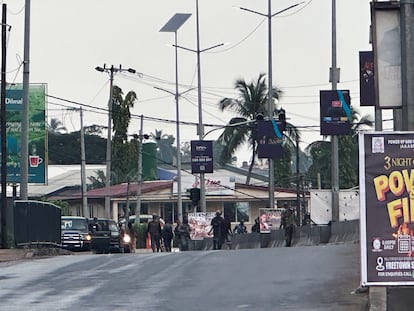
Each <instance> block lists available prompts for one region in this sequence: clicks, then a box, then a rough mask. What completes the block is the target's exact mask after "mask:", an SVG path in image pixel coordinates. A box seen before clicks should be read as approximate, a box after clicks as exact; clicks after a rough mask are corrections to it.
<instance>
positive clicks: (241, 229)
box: [233, 220, 247, 234]
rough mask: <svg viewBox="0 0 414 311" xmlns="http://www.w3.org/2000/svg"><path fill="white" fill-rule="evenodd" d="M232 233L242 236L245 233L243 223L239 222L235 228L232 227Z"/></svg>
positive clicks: (245, 229)
mask: <svg viewBox="0 0 414 311" xmlns="http://www.w3.org/2000/svg"><path fill="white" fill-rule="evenodd" d="M233 231H234V233H235V234H244V233H247V228H246V226H245V225H244V221H243V220H240V223H238V224H237V225H236V227H234V230H233Z"/></svg>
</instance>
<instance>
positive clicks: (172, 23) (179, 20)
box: [160, 13, 191, 222]
mask: <svg viewBox="0 0 414 311" xmlns="http://www.w3.org/2000/svg"><path fill="white" fill-rule="evenodd" d="M190 16H191V14H188V13H176V14H175V15H174V16H173V17H171V19H170V20H169V21H168V22H167V23H166V24H165V25H164V26H163V27H162V28H161V29H160V32H174V37H175V94H174V95H175V111H176V128H177V191H178V197H177V212H178V218H179V219H180V221H181V222H182V221H183V199H182V193H181V152H180V108H179V96H180V94H179V93H178V48H177V30H178V29H179V28H180V27H181V26H182V25H183V24H184V23H185V22H186V21H187V19H189V18H190Z"/></svg>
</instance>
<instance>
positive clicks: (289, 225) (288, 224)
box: [280, 203, 296, 247]
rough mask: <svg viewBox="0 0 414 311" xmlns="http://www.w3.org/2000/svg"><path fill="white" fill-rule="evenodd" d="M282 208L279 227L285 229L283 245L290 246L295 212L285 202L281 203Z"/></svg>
mask: <svg viewBox="0 0 414 311" xmlns="http://www.w3.org/2000/svg"><path fill="white" fill-rule="evenodd" d="M283 208H284V209H283V211H282V214H281V222H280V228H283V229H285V241H286V244H285V246H286V247H290V246H291V245H292V237H293V230H294V228H295V222H296V219H295V213H294V212H293V210H292V208H291V207H289V206H288V205H287V204H286V203H284V204H283Z"/></svg>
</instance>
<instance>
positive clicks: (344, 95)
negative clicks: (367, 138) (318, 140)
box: [319, 90, 352, 135]
mask: <svg viewBox="0 0 414 311" xmlns="http://www.w3.org/2000/svg"><path fill="white" fill-rule="evenodd" d="M319 92H320V120H321V131H320V132H321V135H349V134H351V121H352V115H351V98H350V96H349V90H334V91H333V90H329V91H319Z"/></svg>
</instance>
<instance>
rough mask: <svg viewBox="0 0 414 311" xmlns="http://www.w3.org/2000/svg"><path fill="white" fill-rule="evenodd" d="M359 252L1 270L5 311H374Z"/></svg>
mask: <svg viewBox="0 0 414 311" xmlns="http://www.w3.org/2000/svg"><path fill="white" fill-rule="evenodd" d="M359 266H360V265H359V247H358V245H353V244H352V245H326V246H315V247H313V246H310V247H295V248H267V249H246V250H221V251H201V252H200V251H195V252H178V253H155V254H153V253H136V254H107V255H93V254H85V255H82V256H55V257H50V258H44V259H37V260H20V261H16V262H15V263H13V264H10V263H7V262H3V263H0V282H1V284H2V286H1V288H0V310H7V311H15V310H34V311H36V310H42V311H43V310H51V311H53V310H128V311H130V310H146V311H147V310H165V311H169V310H171V311H173V310H174V311H176V310H189V311H192V310H197V311H199V310H223V311H227V310H229V311H230V310H232V311H234V310H251V309H254V310H259V311H260V310H263V311H264V310H266V311H268V310H297V311H305V310H306V311H327V310H335V311H345V310H346V311H356V310H358V311H360V310H367V305H368V294H367V293H360V294H359V293H355V289H357V288H358V287H359Z"/></svg>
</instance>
